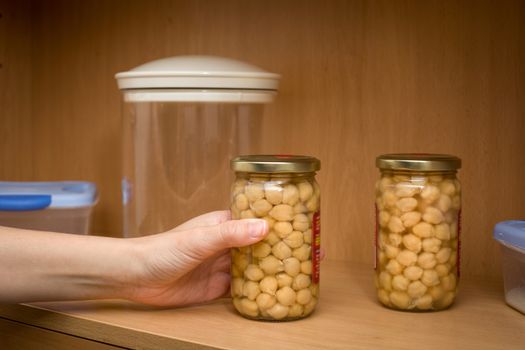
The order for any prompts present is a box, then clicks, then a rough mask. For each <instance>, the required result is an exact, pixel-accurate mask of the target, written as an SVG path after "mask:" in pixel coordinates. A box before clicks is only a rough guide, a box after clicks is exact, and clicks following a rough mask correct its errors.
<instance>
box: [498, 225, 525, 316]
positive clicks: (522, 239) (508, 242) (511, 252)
mask: <svg viewBox="0 0 525 350" xmlns="http://www.w3.org/2000/svg"><path fill="white" fill-rule="evenodd" d="M494 239H496V240H497V241H498V242H499V243H500V244H501V257H502V268H503V284H504V288H505V301H506V302H507V304H508V305H510V306H512V307H513V308H514V309H516V310H518V311H519V312H521V313H523V314H525V221H517V220H513V221H503V222H500V223H498V224H497V225H496V226H495V227H494Z"/></svg>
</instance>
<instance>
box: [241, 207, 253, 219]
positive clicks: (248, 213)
mask: <svg viewBox="0 0 525 350" xmlns="http://www.w3.org/2000/svg"><path fill="white" fill-rule="evenodd" d="M255 218H256V216H255V213H254V212H253V211H252V210H251V209H247V210H243V211H241V219H255Z"/></svg>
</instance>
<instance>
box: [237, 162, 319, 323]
mask: <svg viewBox="0 0 525 350" xmlns="http://www.w3.org/2000/svg"><path fill="white" fill-rule="evenodd" d="M231 166H232V169H233V170H234V171H235V174H236V179H235V182H234V184H233V185H232V188H231V212H232V218H233V219H246V218H262V219H264V220H266V221H267V222H268V226H269V228H270V232H269V234H268V236H267V237H266V238H265V239H264V240H263V241H261V242H259V243H256V244H254V245H251V246H247V247H240V248H233V249H232V266H231V273H232V282H231V294H232V298H233V305H234V306H235V309H236V310H237V311H238V312H239V313H240V314H241V315H242V316H244V317H247V318H250V319H257V320H267V321H289V320H295V319H299V318H303V317H306V316H308V315H310V314H311V313H312V312H313V311H314V309H315V307H316V305H317V301H318V298H319V258H320V210H319V209H320V189H319V185H318V183H317V182H316V181H315V174H316V171H318V170H319V169H320V162H319V160H318V159H316V158H313V157H306V156H272V155H253V156H241V157H237V158H235V159H233V160H232V162H231Z"/></svg>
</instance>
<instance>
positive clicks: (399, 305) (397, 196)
mask: <svg viewBox="0 0 525 350" xmlns="http://www.w3.org/2000/svg"><path fill="white" fill-rule="evenodd" d="M376 165H377V167H378V168H379V169H380V170H381V178H380V179H379V181H378V182H377V184H376V286H377V296H378V299H379V301H380V302H381V303H382V304H383V305H385V306H387V307H389V308H393V309H398V310H410V311H429V310H442V309H446V308H448V307H449V306H450V305H451V304H452V303H453V302H454V300H455V297H456V294H457V285H458V280H459V274H460V270H459V268H460V263H459V262H460V227H461V226H460V217H461V186H460V183H459V181H458V179H457V178H456V172H457V169H459V168H460V167H461V160H460V159H459V158H457V157H454V156H450V155H439V154H385V155H382V156H379V157H378V158H377V160H376Z"/></svg>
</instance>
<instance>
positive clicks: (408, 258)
mask: <svg viewBox="0 0 525 350" xmlns="http://www.w3.org/2000/svg"><path fill="white" fill-rule="evenodd" d="M396 260H397V261H398V262H399V263H400V264H401V265H403V266H410V265H414V264H415V263H416V261H417V254H416V253H414V252H412V251H410V250H406V249H405V250H403V251H401V252H400V253H399V254H398V255H397V257H396Z"/></svg>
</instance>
